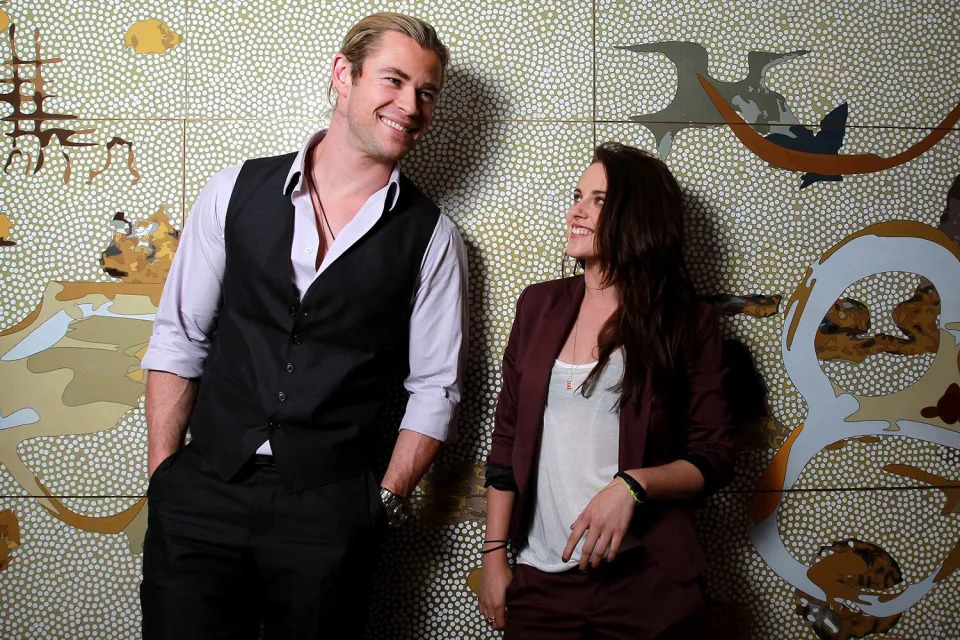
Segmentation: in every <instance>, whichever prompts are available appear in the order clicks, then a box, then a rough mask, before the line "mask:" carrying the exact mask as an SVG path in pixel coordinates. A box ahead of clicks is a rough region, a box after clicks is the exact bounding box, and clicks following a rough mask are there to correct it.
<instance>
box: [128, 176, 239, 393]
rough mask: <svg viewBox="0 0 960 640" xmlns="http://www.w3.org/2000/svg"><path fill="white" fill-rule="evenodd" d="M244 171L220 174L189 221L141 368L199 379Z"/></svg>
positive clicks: (213, 323)
mask: <svg viewBox="0 0 960 640" xmlns="http://www.w3.org/2000/svg"><path fill="white" fill-rule="evenodd" d="M239 173H240V167H239V166H236V167H230V168H228V169H224V170H222V171H220V172H218V173H217V174H216V175H214V176H213V177H212V178H211V179H210V181H209V182H207V184H206V186H205V187H204V188H203V190H202V191H201V192H200V195H199V196H198V197H197V200H196V202H195V203H194V205H193V208H192V209H191V211H190V215H188V216H187V220H186V223H185V224H184V227H183V232H182V233H181V234H180V242H179V245H178V247H177V253H176V255H175V256H174V259H173V265H172V266H171V267H170V273H169V274H168V275H167V280H166V284H165V285H164V287H163V294H162V295H161V297H160V304H159V306H158V307H157V318H156V320H155V321H154V324H153V334H152V335H151V337H150V345H149V347H148V348H147V353H146V354H145V355H144V357H143V361H142V363H141V367H142V368H143V369H149V370H154V371H167V372H169V373H174V374H176V375H178V376H181V377H183V378H197V377H199V376H200V374H201V372H202V371H203V363H204V361H205V360H206V358H207V353H208V352H209V350H210V338H211V336H212V335H213V332H214V331H215V330H216V325H217V317H218V314H219V311H220V298H221V284H222V282H223V270H224V263H225V257H226V253H225V250H224V240H223V227H224V222H225V221H226V217H227V205H228V204H229V202H230V194H231V193H232V192H233V186H234V184H235V183H236V181H237V175H238V174H239Z"/></svg>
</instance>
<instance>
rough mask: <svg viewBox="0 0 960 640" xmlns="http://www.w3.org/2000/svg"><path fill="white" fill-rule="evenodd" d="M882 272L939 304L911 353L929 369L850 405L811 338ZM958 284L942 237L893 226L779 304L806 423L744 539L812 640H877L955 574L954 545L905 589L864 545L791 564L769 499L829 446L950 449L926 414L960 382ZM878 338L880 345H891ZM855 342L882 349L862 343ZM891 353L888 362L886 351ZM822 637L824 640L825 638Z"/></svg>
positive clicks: (771, 474) (834, 257)
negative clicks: (913, 279) (912, 278)
mask: <svg viewBox="0 0 960 640" xmlns="http://www.w3.org/2000/svg"><path fill="white" fill-rule="evenodd" d="M885 271H904V272H908V273H916V274H920V275H922V276H923V277H924V278H925V279H926V280H927V281H928V282H929V283H930V285H928V286H924V287H923V290H924V291H925V292H928V295H930V297H932V298H934V299H937V301H938V302H939V303H940V304H939V313H936V312H934V310H931V312H930V313H927V314H926V315H927V317H928V318H929V319H930V320H936V318H937V316H938V315H939V319H940V322H939V327H940V329H939V332H940V335H939V340H938V341H937V342H933V341H932V340H929V339H928V340H927V341H926V345H921V347H923V346H926V347H927V348H929V347H931V346H932V347H933V348H935V349H936V350H937V353H936V359H935V360H934V362H933V364H932V365H931V366H930V368H929V370H928V371H927V372H926V373H925V374H924V376H923V377H921V379H920V380H918V381H917V382H916V383H914V384H913V385H911V386H910V387H909V388H907V389H904V390H902V391H900V392H898V393H895V394H891V395H889V396H886V397H883V398H871V397H865V396H857V395H854V394H851V393H848V392H845V391H844V390H843V389H839V388H837V387H836V386H835V384H834V383H833V381H832V380H830V378H828V377H827V375H826V374H825V373H824V372H823V371H822V370H821V366H820V362H819V359H820V358H822V357H823V354H822V353H818V351H820V350H819V349H818V347H817V342H818V337H819V335H820V333H821V330H822V327H823V325H824V322H829V320H827V318H829V315H830V312H831V310H835V309H836V306H837V302H836V301H837V299H838V297H839V296H840V294H841V293H842V292H843V291H844V289H845V288H846V287H847V285H849V284H852V283H854V282H856V281H857V280H860V279H861V278H864V277H867V276H870V275H872V274H876V273H883V272H885ZM957 278H960V247H958V246H957V245H956V244H954V243H953V242H952V240H951V238H950V237H949V236H947V235H946V234H943V233H942V232H940V231H938V230H935V229H933V228H931V227H928V226H926V225H923V224H920V223H916V222H912V221H893V222H887V223H881V224H878V225H874V226H871V227H868V228H867V229H864V230H863V231H861V232H858V233H855V234H853V235H852V236H850V237H848V238H847V239H845V240H844V241H843V242H841V243H839V244H838V245H836V246H835V247H833V248H832V249H830V250H829V251H828V252H827V253H825V254H824V255H823V256H822V257H821V259H820V260H819V261H818V262H816V263H814V264H813V265H812V266H811V267H810V269H809V270H808V272H807V276H806V277H805V280H804V282H803V283H802V284H801V285H800V286H799V287H798V288H797V291H796V292H795V293H794V295H793V297H792V298H791V300H790V301H789V302H788V303H787V311H786V320H785V324H784V333H783V359H784V364H785V365H786V367H787V371H788V373H789V374H790V376H791V378H792V379H793V381H794V384H795V385H796V386H797V388H798V390H799V391H800V393H801V394H802V395H803V397H804V399H805V400H806V402H807V407H808V412H807V418H806V420H805V421H804V423H803V424H801V425H798V426H797V427H795V428H794V429H793V431H792V432H791V434H790V436H789V438H788V439H787V441H786V442H785V444H784V445H783V446H782V447H780V449H779V451H778V452H777V454H776V456H775V457H774V458H773V460H772V461H771V463H770V465H769V466H768V467H767V470H766V471H765V472H764V474H763V476H762V478H761V480H760V482H759V484H758V486H757V489H756V491H757V492H756V494H755V497H754V500H753V503H752V505H751V510H750V521H749V524H748V531H749V534H750V538H751V540H752V541H753V544H754V545H755V547H756V549H757V550H758V551H759V553H760V555H761V556H762V557H763V559H764V561H765V562H766V563H767V564H768V565H769V566H770V567H771V568H773V569H774V570H775V571H776V572H777V574H778V575H779V576H781V577H782V578H784V579H785V580H787V581H788V582H789V583H790V584H792V585H793V586H794V587H796V589H797V593H798V596H797V597H798V613H801V615H803V616H804V619H805V620H806V621H807V622H809V623H810V624H811V626H813V627H814V629H816V630H817V631H818V633H820V634H821V637H831V638H833V637H837V638H848V637H862V636H863V635H865V634H866V633H877V632H882V631H885V630H887V629H889V628H890V627H891V626H892V625H893V624H894V623H895V622H896V621H897V619H899V616H900V615H901V614H902V613H903V612H904V611H905V610H907V609H908V608H910V607H911V606H913V605H914V604H916V603H917V602H918V601H919V600H920V599H922V598H923V597H924V596H926V595H927V594H928V593H929V592H930V591H931V590H932V589H933V588H934V587H935V586H936V585H937V583H939V582H941V581H942V580H943V579H945V578H946V577H948V576H949V575H950V574H952V573H953V572H954V571H955V570H956V569H957V568H960V538H958V539H957V541H956V546H955V547H954V549H953V550H952V551H951V552H950V554H949V555H948V556H947V557H946V558H944V559H943V562H942V563H941V564H940V565H939V566H938V567H936V569H935V570H934V571H932V572H931V573H930V574H929V575H927V576H925V577H924V578H923V579H921V580H918V581H916V582H913V583H910V584H904V581H903V580H902V578H901V576H900V575H899V567H898V564H897V562H896V560H895V559H893V558H892V557H891V556H890V554H889V553H887V552H886V551H885V550H884V549H882V548H881V547H878V546H877V545H875V544H873V543H872V542H869V541H860V540H852V539H851V540H844V541H838V542H836V543H833V544H832V545H830V546H826V547H823V548H822V549H821V554H820V555H821V557H820V558H818V559H817V561H816V562H815V563H814V564H812V565H807V564H806V563H804V562H801V561H799V560H798V559H796V558H795V557H794V556H792V555H791V554H790V552H789V551H788V549H787V547H786V546H785V544H784V542H783V539H782V537H781V535H780V532H779V530H778V526H777V525H778V517H777V516H778V509H779V504H780V502H781V500H782V498H783V495H784V494H782V493H779V491H781V490H789V489H791V488H793V487H794V485H795V483H796V481H797V479H798V478H799V477H800V475H801V474H802V472H803V471H804V468H805V466H806V465H807V463H808V462H809V461H810V460H811V459H812V458H814V457H815V456H817V455H818V454H819V453H820V452H821V451H823V450H824V449H826V448H828V447H830V446H831V445H834V444H835V443H837V442H840V441H844V440H847V439H852V438H861V439H862V438H865V437H872V438H878V437H893V438H913V439H918V440H922V441H924V442H928V443H933V444H937V445H941V446H945V447H951V448H953V449H957V450H960V428H956V427H952V425H951V423H948V422H946V421H943V420H940V419H938V418H939V416H938V415H933V412H930V411H929V410H926V409H925V408H926V407H927V406H929V405H930V404H931V402H933V403H936V402H938V401H939V400H940V399H941V394H942V393H943V391H942V390H943V388H944V382H945V381H948V380H958V379H960V349H958V343H960V296H958V290H957V288H956V287H955V286H953V284H954V283H955V282H956V281H957ZM934 288H935V289H936V290H939V291H943V292H944V295H943V296H942V297H940V298H936V292H935V291H933V292H932V293H929V292H931V290H933V289H934ZM902 306H903V305H900V306H898V308H897V309H898V310H900V309H901V308H902ZM898 324H899V323H898ZM917 329H918V331H917V332H915V334H914V336H911V338H912V339H913V342H912V343H911V344H915V343H916V335H920V336H923V334H924V332H923V328H922V327H919V326H918V327H917ZM886 338H889V340H887V341H886V342H890V341H893V340H894V339H893V338H891V337H890V336H886ZM911 338H908V339H907V341H908V342H909V341H910V340H911ZM863 342H864V343H866V344H870V343H873V342H881V343H882V342H884V341H883V340H879V339H878V337H866V338H864V339H863ZM887 349H888V350H891V346H890V345H888V346H887ZM893 350H894V351H895V352H896V347H893ZM923 350H926V349H923ZM862 351H863V350H862V349H861V352H862ZM861 352H858V353H855V354H849V352H847V353H845V354H844V357H847V358H849V359H853V360H862V359H864V358H865V357H866V354H863V353H861ZM834 357H836V355H834ZM868 442H875V440H871V441H868ZM884 469H885V470H886V471H887V472H892V473H898V474H900V475H905V476H906V477H911V478H914V479H916V480H920V481H922V482H926V483H928V484H935V483H939V482H953V483H956V482H957V481H956V480H945V479H943V478H939V477H934V476H931V475H930V474H923V473H922V472H921V470H914V469H913V468H912V467H905V466H903V465H899V466H889V465H888V466H886V467H884ZM914 471H916V472H917V473H914ZM918 474H919V475H918ZM951 497H952V496H951V495H949V494H947V495H946V498H947V506H946V507H945V508H944V509H943V511H942V515H947V514H949V513H952V512H953V507H954V504H953V503H955V498H954V499H952V500H951ZM878 574H879V578H878ZM854 619H855V621H854ZM824 629H828V630H829V632H830V634H829V635H823V634H822V633H821V632H823V630H824Z"/></svg>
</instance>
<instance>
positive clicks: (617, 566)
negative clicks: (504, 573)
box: [504, 549, 704, 640]
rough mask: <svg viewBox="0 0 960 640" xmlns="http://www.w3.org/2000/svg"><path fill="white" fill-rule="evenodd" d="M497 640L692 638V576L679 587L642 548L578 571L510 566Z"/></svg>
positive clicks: (698, 618) (696, 606)
mask: <svg viewBox="0 0 960 640" xmlns="http://www.w3.org/2000/svg"><path fill="white" fill-rule="evenodd" d="M506 605H507V622H506V635H505V636H504V638H505V640H653V639H656V640H668V639H669V640H699V639H700V638H702V637H703V624H704V603H703V595H702V592H701V589H700V585H699V583H698V582H697V581H693V582H688V583H685V584H680V583H677V582H674V581H673V580H672V579H671V578H669V577H667V575H666V574H665V573H664V572H663V570H662V569H661V568H660V567H659V566H658V565H657V563H656V562H655V561H654V560H653V559H652V558H651V557H650V556H649V555H648V554H647V552H646V551H645V550H643V549H633V550H630V551H628V552H626V553H625V554H624V555H622V556H619V557H618V558H617V559H616V560H614V562H613V563H611V564H606V563H604V564H603V565H601V566H600V567H599V568H597V569H592V568H591V569H589V570H588V571H587V572H586V573H581V572H580V570H579V568H574V569H571V570H570V571H564V572H563V573H546V572H543V571H540V570H538V569H534V568H533V567H531V566H529V565H523V564H518V565H517V566H516V568H515V570H514V573H513V580H512V581H511V582H510V584H509V585H508V586H507V595H506Z"/></svg>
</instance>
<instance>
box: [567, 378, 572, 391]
mask: <svg viewBox="0 0 960 640" xmlns="http://www.w3.org/2000/svg"><path fill="white" fill-rule="evenodd" d="M570 389H573V380H571V379H570V378H567V390H568V391H569V390H570Z"/></svg>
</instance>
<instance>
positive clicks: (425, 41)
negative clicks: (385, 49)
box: [327, 12, 450, 104]
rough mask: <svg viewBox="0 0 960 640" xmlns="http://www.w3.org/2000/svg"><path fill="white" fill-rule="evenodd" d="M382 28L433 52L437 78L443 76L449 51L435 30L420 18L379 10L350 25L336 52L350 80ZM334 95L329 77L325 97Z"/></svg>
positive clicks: (448, 58) (357, 74) (331, 99)
mask: <svg viewBox="0 0 960 640" xmlns="http://www.w3.org/2000/svg"><path fill="white" fill-rule="evenodd" d="M386 31H396V32H397V33H402V34H403V35H405V36H407V37H409V38H411V39H413V41H414V42H416V43H417V44H419V45H420V46H421V47H423V48H424V49H426V50H428V51H432V52H433V53H435V54H436V56H437V59H438V60H439V61H440V77H441V79H442V78H443V74H444V73H445V72H446V69H447V64H448V63H449V62H450V51H449V50H448V49H447V46H446V45H445V44H443V42H441V41H440V37H439V36H438V35H437V32H436V30H435V29H434V28H433V27H432V26H430V24H429V23H427V22H425V21H424V20H421V19H420V18H414V17H412V16H407V15H404V14H402V13H390V12H382V13H374V14H372V15H369V16H367V17H366V18H364V19H363V20H361V21H360V22H358V23H357V24H355V25H353V27H352V28H351V29H350V31H348V32H347V35H346V36H345V37H344V38H343V43H342V44H341V45H340V53H341V54H343V56H344V57H346V59H347V61H348V62H349V63H350V79H351V80H352V81H353V82H356V81H357V78H359V77H360V74H361V73H362V72H363V63H364V61H365V60H366V59H367V57H368V56H369V55H370V54H371V53H372V52H373V51H375V50H376V48H377V44H378V43H379V42H380V37H381V36H382V35H383V34H384V32H386ZM335 96H336V90H335V89H334V87H333V80H332V79H331V80H330V86H329V88H328V89H327V97H328V98H329V99H330V101H331V104H333V103H335V101H336V98H335Z"/></svg>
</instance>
